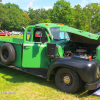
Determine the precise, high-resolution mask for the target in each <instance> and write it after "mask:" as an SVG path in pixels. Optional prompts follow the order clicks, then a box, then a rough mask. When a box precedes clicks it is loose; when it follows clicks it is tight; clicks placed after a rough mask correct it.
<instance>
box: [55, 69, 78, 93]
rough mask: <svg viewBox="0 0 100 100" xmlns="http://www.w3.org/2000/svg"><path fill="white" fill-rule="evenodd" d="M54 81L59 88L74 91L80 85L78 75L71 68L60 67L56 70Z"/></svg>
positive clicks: (69, 91)
mask: <svg viewBox="0 0 100 100" xmlns="http://www.w3.org/2000/svg"><path fill="white" fill-rule="evenodd" d="M55 83H56V85H57V87H58V88H59V89H60V90H62V91H64V92H68V93H75V92H76V91H77V90H78V89H79V86H80V77H79V76H78V74H77V73H76V72H75V71H74V70H72V69H69V68H61V69H59V70H58V71H57V72H56V75H55Z"/></svg>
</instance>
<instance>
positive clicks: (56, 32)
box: [50, 27, 69, 40]
mask: <svg viewBox="0 0 100 100" xmlns="http://www.w3.org/2000/svg"><path fill="white" fill-rule="evenodd" d="M50 31H51V34H52V35H53V38H54V39H55V40H64V39H69V36H68V33H67V32H65V31H60V27H52V28H50Z"/></svg>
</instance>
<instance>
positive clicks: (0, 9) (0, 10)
mask: <svg viewBox="0 0 100 100" xmlns="http://www.w3.org/2000/svg"><path fill="white" fill-rule="evenodd" d="M7 15H8V9H5V8H4V6H3V4H1V3H0V28H1V29H3V24H4V25H6V24H7V23H8V22H9V17H8V16H7Z"/></svg>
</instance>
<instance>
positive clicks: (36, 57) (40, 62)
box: [22, 28, 50, 68]
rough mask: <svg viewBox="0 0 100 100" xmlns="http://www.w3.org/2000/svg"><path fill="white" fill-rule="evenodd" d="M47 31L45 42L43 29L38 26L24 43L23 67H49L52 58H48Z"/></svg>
mask: <svg viewBox="0 0 100 100" xmlns="http://www.w3.org/2000/svg"><path fill="white" fill-rule="evenodd" d="M46 32H47V31H45V42H44V43H42V29H41V28H36V29H34V30H32V32H31V33H30V35H31V37H30V39H27V40H26V42H24V43H23V57H22V67H24V68H48V66H49V64H50V59H48V58H47V43H48V39H47V34H46Z"/></svg>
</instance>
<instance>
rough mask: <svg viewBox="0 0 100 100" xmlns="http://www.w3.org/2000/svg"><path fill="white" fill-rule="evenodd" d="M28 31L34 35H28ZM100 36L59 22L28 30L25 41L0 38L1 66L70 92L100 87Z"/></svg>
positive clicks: (37, 25) (36, 26)
mask: <svg viewBox="0 0 100 100" xmlns="http://www.w3.org/2000/svg"><path fill="white" fill-rule="evenodd" d="M27 31H30V34H28V35H27ZM99 44H100V37H99V35H95V34H92V33H88V32H85V31H82V30H78V29H75V28H72V27H68V26H65V25H63V24H59V23H41V24H36V25H31V26H28V27H26V29H25V31H24V35H23V39H20V38H12V39H0V64H1V65H4V66H8V67H11V68H14V69H17V70H20V71H23V72H27V73H30V74H33V75H36V76H39V77H42V78H45V79H46V80H47V81H50V80H52V79H54V80H55V84H56V85H57V87H58V88H59V89H60V90H62V91H64V92H68V93H75V92H76V91H78V90H79V88H80V87H81V85H82V82H85V83H86V89H87V90H94V89H97V88H99V87H100V80H99V79H100V65H99V59H100V46H98V45H99Z"/></svg>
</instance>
